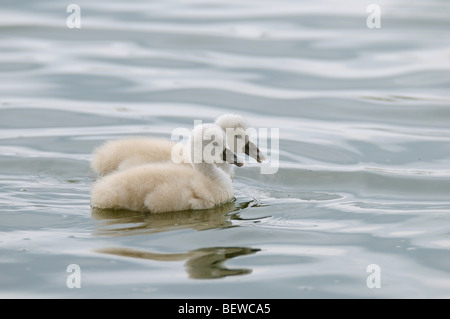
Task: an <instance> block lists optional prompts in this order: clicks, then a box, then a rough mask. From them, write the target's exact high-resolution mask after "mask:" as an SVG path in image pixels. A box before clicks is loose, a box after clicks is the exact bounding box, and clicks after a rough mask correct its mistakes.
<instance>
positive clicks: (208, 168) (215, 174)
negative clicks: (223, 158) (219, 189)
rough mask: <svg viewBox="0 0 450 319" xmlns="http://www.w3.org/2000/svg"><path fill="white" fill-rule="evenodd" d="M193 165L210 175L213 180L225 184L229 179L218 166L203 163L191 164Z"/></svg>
mask: <svg viewBox="0 0 450 319" xmlns="http://www.w3.org/2000/svg"><path fill="white" fill-rule="evenodd" d="M191 164H192V166H193V167H194V168H195V169H196V170H198V171H200V172H202V173H204V174H206V175H208V176H209V177H211V178H213V179H217V180H219V181H223V182H225V181H227V180H228V179H229V178H228V177H227V175H226V174H225V173H224V172H223V171H222V170H220V169H219V168H217V166H216V164H214V163H205V162H202V163H191Z"/></svg>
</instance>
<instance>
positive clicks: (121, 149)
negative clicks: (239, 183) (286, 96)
mask: <svg viewBox="0 0 450 319" xmlns="http://www.w3.org/2000/svg"><path fill="white" fill-rule="evenodd" d="M215 123H216V124H217V125H218V126H220V127H221V128H222V130H223V131H224V132H226V133H227V140H228V143H229V144H232V145H229V146H230V148H231V149H232V150H233V151H234V152H235V153H246V154H247V155H249V156H250V157H252V158H254V159H256V160H257V161H258V162H262V161H263V160H264V159H265V155H264V154H263V153H262V152H261V151H260V150H259V149H258V147H257V146H256V145H255V144H254V143H253V142H252V141H251V140H250V138H249V135H248V132H245V131H246V130H247V129H248V128H249V125H248V123H247V121H246V120H244V119H243V118H242V116H240V115H237V114H223V115H221V116H219V117H218V118H217V120H216V121H215ZM242 142H243V143H242ZM175 144H176V143H175V142H174V141H170V140H165V139H159V138H153V137H130V138H125V139H119V140H113V141H108V142H106V143H105V144H103V145H102V146H100V147H99V148H97V149H96V150H95V152H94V156H93V159H92V162H91V167H92V169H93V170H94V171H95V172H96V173H97V174H99V175H101V176H104V175H107V174H110V173H112V172H113V171H116V170H122V169H125V168H129V167H132V166H136V165H140V164H145V163H157V162H165V161H170V160H171V152H172V148H173V147H174V145H175ZM217 165H218V167H219V168H221V169H222V170H223V171H224V172H226V173H227V174H228V175H230V176H231V177H232V178H233V176H234V167H233V165H230V164H229V163H226V162H224V163H221V164H220V163H219V164H217Z"/></svg>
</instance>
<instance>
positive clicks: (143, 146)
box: [91, 137, 175, 176]
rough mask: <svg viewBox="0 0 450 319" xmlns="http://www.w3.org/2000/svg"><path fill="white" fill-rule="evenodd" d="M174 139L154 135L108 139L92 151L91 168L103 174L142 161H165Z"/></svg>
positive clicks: (169, 155)
mask: <svg viewBox="0 0 450 319" xmlns="http://www.w3.org/2000/svg"><path fill="white" fill-rule="evenodd" d="M174 145H175V142H174V141H170V140H165V139H160V138H154V137H129V138H123V139H118V140H113V141H108V142H106V143H105V144H103V145H102V146H100V147H99V148H97V149H96V150H95V151H94V156H93V159H92V162H91V167H92V169H93V170H94V171H95V172H96V173H97V174H99V175H100V176H104V175H107V174H110V173H112V172H114V171H115V170H121V169H125V168H129V167H132V166H136V165H140V164H144V163H157V162H166V161H168V160H170V158H171V150H172V147H173V146H174Z"/></svg>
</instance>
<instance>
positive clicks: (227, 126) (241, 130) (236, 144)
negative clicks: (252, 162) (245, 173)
mask: <svg viewBox="0 0 450 319" xmlns="http://www.w3.org/2000/svg"><path fill="white" fill-rule="evenodd" d="M215 123H216V124H217V125H218V126H220V127H221V128H222V130H223V131H224V132H226V135H227V141H228V144H229V146H230V148H231V149H232V150H233V151H234V152H236V153H245V154H247V155H248V156H250V157H252V158H254V159H256V160H257V161H258V162H259V163H261V162H263V161H264V160H265V159H266V156H265V155H264V153H263V152H261V151H260V150H259V149H258V147H257V146H256V144H255V143H253V142H252V141H251V140H250V136H249V133H250V132H249V130H248V129H249V127H250V126H249V124H248V122H247V121H246V120H245V119H244V118H242V116H240V115H238V114H223V115H221V116H219V117H218V118H217V120H216V121H215Z"/></svg>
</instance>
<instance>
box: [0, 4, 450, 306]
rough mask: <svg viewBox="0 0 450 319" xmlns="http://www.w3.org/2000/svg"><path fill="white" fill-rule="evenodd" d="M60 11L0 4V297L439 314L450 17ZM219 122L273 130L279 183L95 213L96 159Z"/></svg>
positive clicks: (285, 9) (206, 9)
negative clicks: (199, 199) (378, 308)
mask: <svg viewBox="0 0 450 319" xmlns="http://www.w3.org/2000/svg"><path fill="white" fill-rule="evenodd" d="M76 3H77V4H78V5H79V6H80V8H81V28H79V29H77V28H68V27H67V24H66V19H67V18H68V17H69V15H70V14H71V13H70V12H69V13H68V12H66V8H67V4H68V3H61V4H56V2H55V1H49V0H42V1H32V2H30V1H25V0H14V1H13V0H2V2H1V4H0V81H1V82H0V83H1V85H0V190H1V192H0V297H2V298H449V297H450V276H449V275H450V238H449V235H450V72H449V71H450V20H449V14H450V3H449V2H448V1H444V0H441V1H439V0H429V1H401V0H395V1H393V0H390V1H387V0H381V1H377V2H376V3H377V4H378V5H379V7H380V9H381V28H373V29H371V28H368V26H367V23H366V20H367V18H368V17H369V15H370V14H371V12H367V11H366V9H367V6H368V5H369V4H370V3H371V2H365V1H357V0H351V1H345V3H344V2H343V1H325V0H321V1H313V2H311V1H293V0H292V1H290V0H282V1H280V0H277V1H275V0H263V1H261V0H258V1H256V0H253V1H250V0H248V1H242V0H239V1H236V0H227V1H225V0H217V1H210V0H185V1H117V0H114V1H107V2H106V1H101V2H98V3H97V2H95V3H94V2H93V1H86V0H82V1H77V2H76ZM72 22H73V21H72ZM225 112H236V113H239V114H241V115H243V116H245V117H246V118H247V119H248V120H249V121H250V122H251V124H252V125H253V126H254V127H255V128H267V129H269V130H270V129H271V128H278V129H279V149H278V150H273V151H272V152H270V149H269V150H268V151H269V155H270V156H272V158H275V157H278V158H279V169H278V171H277V172H276V173H275V174H261V172H260V167H259V166H258V165H257V164H251V163H250V164H248V165H245V166H244V167H242V168H238V169H236V177H235V181H234V186H235V195H236V200H235V202H232V203H230V204H228V205H224V206H223V207H220V208H218V209H214V210H210V211H197V212H188V213H186V212H180V213H168V214H160V215H152V214H140V213H131V212H108V211H106V212H105V211H101V212H99V211H95V210H94V211H93V210H92V209H91V207H90V190H91V186H92V183H93V182H94V181H95V180H96V179H97V176H96V175H95V174H94V173H93V172H92V171H91V170H90V166H89V165H90V160H91V158H92V151H93V150H94V149H95V148H96V147H98V146H99V145H101V144H102V143H103V142H105V141H107V140H111V139H116V138H121V137H125V136H130V135H148V136H162V137H166V138H170V136H171V132H172V130H173V129H175V128H178V127H186V128H189V129H190V128H192V126H193V123H194V120H203V121H212V120H214V119H215V118H216V117H217V116H218V115H220V114H221V113H225ZM72 264H75V265H78V266H79V269H80V271H81V273H80V277H79V279H80V282H81V287H80V288H72V289H70V288H69V287H68V285H67V280H68V279H69V278H71V277H69V276H71V275H73V274H74V273H72V272H70V271H68V266H69V265H72ZM370 265H375V268H371V266H370ZM372 269H374V270H372ZM368 270H369V271H368ZM374 285H375V288H373V287H374ZM371 287H372V288H371ZM378 287H379V288H378Z"/></svg>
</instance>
